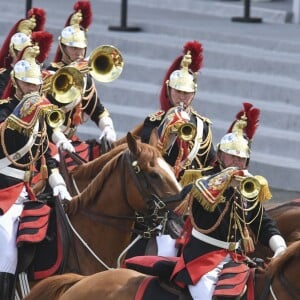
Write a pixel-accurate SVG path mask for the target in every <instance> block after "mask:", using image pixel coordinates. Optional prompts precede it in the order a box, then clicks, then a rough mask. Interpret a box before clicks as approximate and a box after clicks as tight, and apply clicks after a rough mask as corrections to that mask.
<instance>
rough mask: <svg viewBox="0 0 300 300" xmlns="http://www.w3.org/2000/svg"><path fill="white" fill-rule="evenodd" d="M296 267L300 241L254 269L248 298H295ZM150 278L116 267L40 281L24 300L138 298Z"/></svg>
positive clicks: (298, 290)
mask: <svg viewBox="0 0 300 300" xmlns="http://www.w3.org/2000/svg"><path fill="white" fill-rule="evenodd" d="M299 268H300V241H298V242H294V243H293V244H291V245H290V246H289V247H288V248H287V250H286V252H285V254H284V255H281V256H278V257H276V258H274V259H273V260H272V261H271V262H270V263H269V265H268V266H267V267H266V268H265V269H258V270H257V272H256V273H255V278H254V297H252V299H264V300H269V299H270V300H271V299H278V300H280V299H286V300H287V299H299V298H300V282H299V280H298V273H299ZM151 278H153V276H150V275H146V274H143V273H140V272H137V271H134V270H130V269H120V268H118V269H111V270H107V271H104V272H101V273H96V274H93V275H90V276H82V275H78V274H73V273H68V274H64V275H57V276H53V277H49V278H47V279H45V280H43V281H41V282H40V283H39V284H37V285H36V286H35V287H34V288H33V289H32V291H31V293H30V294H29V295H28V296H27V297H26V298H25V299H24V300H38V299H43V300H79V299H80V300H81V299H89V300H96V299H103V300H111V299H122V300H135V299H142V298H140V297H139V293H140V292H142V290H143V289H144V288H145V286H146V284H147V282H148V281H149V280H151ZM152 296H153V297H156V299H158V300H159V299H166V298H161V296H160V295H159V294H152ZM167 299H180V298H176V297H173V298H167ZM185 299H192V298H191V297H188V298H185ZM226 299H227V298H226Z"/></svg>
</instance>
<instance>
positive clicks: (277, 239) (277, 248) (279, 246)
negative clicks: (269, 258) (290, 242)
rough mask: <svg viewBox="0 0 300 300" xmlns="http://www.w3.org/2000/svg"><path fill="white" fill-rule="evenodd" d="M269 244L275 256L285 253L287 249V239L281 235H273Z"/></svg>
mask: <svg viewBox="0 0 300 300" xmlns="http://www.w3.org/2000/svg"><path fill="white" fill-rule="evenodd" d="M269 246H270V248H271V250H272V251H273V252H274V255H273V257H276V256H278V255H281V254H283V252H284V251H285V249H286V243H285V240H284V239H283V237H282V236H281V235H278V234H276V235H273V236H272V237H271V238H270V240H269Z"/></svg>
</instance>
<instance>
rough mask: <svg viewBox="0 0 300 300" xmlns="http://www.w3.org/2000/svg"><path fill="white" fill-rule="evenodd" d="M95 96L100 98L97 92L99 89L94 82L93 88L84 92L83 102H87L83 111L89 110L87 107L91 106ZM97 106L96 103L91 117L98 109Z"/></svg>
mask: <svg viewBox="0 0 300 300" xmlns="http://www.w3.org/2000/svg"><path fill="white" fill-rule="evenodd" d="M85 94H87V95H85ZM94 96H95V97H96V98H97V97H98V92H97V89H96V87H95V82H94V81H93V80H92V85H91V87H90V88H89V89H88V90H85V91H84V96H82V101H86V104H85V106H82V110H85V109H86V108H87V106H88V105H89V104H90V102H91V100H92V98H93V97H94ZM82 104H83V103H82ZM96 105H97V101H95V104H94V107H93V109H92V112H91V113H90V116H91V115H92V114H93V112H94V110H95V108H96Z"/></svg>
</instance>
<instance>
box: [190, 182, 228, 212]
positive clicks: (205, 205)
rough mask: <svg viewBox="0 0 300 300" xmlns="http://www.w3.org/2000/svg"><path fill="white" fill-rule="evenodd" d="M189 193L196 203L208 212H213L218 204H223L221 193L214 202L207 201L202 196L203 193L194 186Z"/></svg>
mask: <svg viewBox="0 0 300 300" xmlns="http://www.w3.org/2000/svg"><path fill="white" fill-rule="evenodd" d="M191 192H192V194H193V196H194V198H196V199H197V201H198V202H199V203H200V204H201V206H202V207H203V208H204V209H205V210H207V211H209V212H213V211H214V210H215V209H216V207H217V205H218V204H219V203H221V202H224V196H223V191H222V192H221V193H220V196H219V197H218V198H217V199H216V200H215V201H214V202H212V201H209V200H208V199H207V198H206V197H205V196H204V195H203V193H202V192H201V191H199V189H197V188H196V187H195V186H194V187H193V188H192V191H191Z"/></svg>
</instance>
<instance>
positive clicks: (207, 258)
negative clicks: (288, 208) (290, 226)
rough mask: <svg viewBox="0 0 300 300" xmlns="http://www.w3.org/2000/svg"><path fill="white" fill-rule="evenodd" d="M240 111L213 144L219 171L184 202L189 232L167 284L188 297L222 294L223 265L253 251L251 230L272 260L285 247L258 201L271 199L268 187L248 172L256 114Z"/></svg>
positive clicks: (247, 108)
mask: <svg viewBox="0 0 300 300" xmlns="http://www.w3.org/2000/svg"><path fill="white" fill-rule="evenodd" d="M244 107H245V111H244V113H243V115H242V116H241V115H240V114H238V116H239V119H237V120H236V121H235V122H234V123H233V125H232V126H231V128H230V130H229V132H228V133H227V134H226V135H225V136H224V137H223V138H222V139H221V141H220V143H219V145H218V146H217V155H218V160H219V163H220V165H219V172H216V170H215V171H214V172H215V173H214V174H213V175H208V176H204V177H202V178H199V179H197V180H196V181H195V183H194V184H193V185H192V190H191V193H190V197H189V198H188V199H186V201H187V203H188V211H189V219H188V220H187V222H190V225H191V231H188V232H187V236H186V240H185V242H184V245H183V249H182V252H181V256H180V259H179V261H178V263H177V264H176V267H175V269H174V271H173V274H172V280H174V281H175V282H176V283H178V284H179V285H183V286H188V288H189V291H190V293H191V295H192V297H193V299H201V300H206V299H207V300H208V299H212V297H213V295H214V296H217V295H223V294H222V290H219V287H218V285H216V283H217V281H218V278H219V276H220V274H222V270H223V269H225V268H226V264H227V263H229V262H232V261H235V262H243V261H245V260H246V255H247V253H251V252H253V251H254V244H255V242H254V241H253V239H252V237H251V236H250V235H249V231H250V229H251V231H252V232H253V233H254V235H255V239H256V241H257V240H258V241H260V242H261V243H262V244H263V245H264V246H267V247H270V249H271V250H272V251H273V252H274V257H275V256H277V255H279V254H281V253H282V252H283V251H284V250H285V249H286V243H285V241H284V239H283V238H282V236H281V234H280V232H279V230H278V228H277V227H276V224H275V222H274V221H273V220H272V219H271V218H270V217H269V216H268V214H267V213H266V211H265V209H264V207H263V201H265V200H268V199H270V198H271V193H270V191H269V188H268V183H267V181H266V179H265V178H264V177H262V176H253V175H251V174H250V173H249V172H248V170H247V167H248V163H249V160H250V144H251V141H252V138H253V134H254V131H255V128H256V126H257V122H256V121H257V120H255V119H256V118H253V119H252V120H251V113H252V112H253V113H254V114H256V116H258V115H257V111H256V112H255V111H254V109H253V108H252V105H251V104H249V103H245V104H244ZM246 111H247V113H246ZM247 116H248V117H250V119H249V120H247ZM247 122H248V123H247ZM250 123H251V124H250ZM247 124H248V125H251V126H248V127H247ZM249 187H250V188H249ZM232 282H234V280H232Z"/></svg>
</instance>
